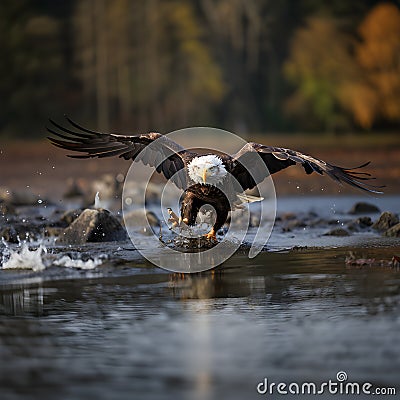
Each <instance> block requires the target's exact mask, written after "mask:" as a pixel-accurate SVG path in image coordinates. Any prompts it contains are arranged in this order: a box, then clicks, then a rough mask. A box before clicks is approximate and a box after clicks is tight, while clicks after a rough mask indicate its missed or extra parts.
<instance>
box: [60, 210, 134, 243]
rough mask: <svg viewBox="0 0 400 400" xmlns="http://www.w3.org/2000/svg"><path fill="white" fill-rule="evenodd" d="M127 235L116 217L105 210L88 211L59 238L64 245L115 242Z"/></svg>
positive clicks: (83, 212) (125, 237)
mask: <svg viewBox="0 0 400 400" xmlns="http://www.w3.org/2000/svg"><path fill="white" fill-rule="evenodd" d="M126 239H127V234H126V231H125V229H124V228H123V227H122V225H121V224H120V222H119V221H118V219H117V218H116V217H114V216H113V215H112V214H111V213H110V212H109V211H108V210H105V209H96V210H92V209H86V210H84V211H82V213H81V214H80V215H79V217H78V218H76V219H75V220H74V221H73V222H72V223H71V225H70V226H69V227H68V228H66V229H64V231H63V232H62V234H61V235H60V236H59V240H60V241H61V242H62V243H68V244H83V243H87V242H113V241H120V240H126Z"/></svg>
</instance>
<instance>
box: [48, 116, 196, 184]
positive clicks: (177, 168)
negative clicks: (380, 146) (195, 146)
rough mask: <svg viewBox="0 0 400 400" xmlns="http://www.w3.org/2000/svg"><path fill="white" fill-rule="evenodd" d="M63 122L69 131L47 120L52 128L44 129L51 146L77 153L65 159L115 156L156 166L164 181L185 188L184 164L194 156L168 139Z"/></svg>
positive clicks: (157, 135)
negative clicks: (100, 130) (119, 133)
mask: <svg viewBox="0 0 400 400" xmlns="http://www.w3.org/2000/svg"><path fill="white" fill-rule="evenodd" d="M66 119H67V121H68V122H69V123H70V125H71V128H69V127H64V126H62V125H59V124H58V123H56V122H54V121H52V120H49V121H50V123H51V124H52V126H51V127H47V130H48V131H49V132H50V133H51V134H52V135H53V136H50V137H48V139H49V140H50V141H51V143H52V144H53V145H55V146H57V147H60V148H62V149H66V150H71V151H74V152H77V153H78V154H71V155H68V157H72V158H94V157H97V158H103V157H114V156H118V157H120V158H123V159H125V160H133V161H141V162H143V164H145V165H149V166H150V167H155V168H156V170H157V172H159V173H162V174H163V175H164V176H165V177H166V178H167V179H172V181H173V182H174V183H175V185H176V186H178V187H179V188H181V189H184V188H185V185H186V181H187V176H186V168H185V167H186V162H187V160H188V159H190V158H192V157H193V156H194V154H193V153H191V152H189V151H187V150H185V148H183V147H182V146H180V145H179V144H177V143H175V142H174V141H172V140H170V139H169V138H168V137H166V136H163V135H161V134H159V133H154V132H153V133H146V134H142V135H132V136H130V135H118V134H113V133H101V132H96V131H93V130H90V129H87V128H84V127H82V126H80V125H78V124H77V123H76V122H74V121H72V120H71V119H69V118H68V117H66ZM79 153H80V154H79ZM175 174H176V175H175Z"/></svg>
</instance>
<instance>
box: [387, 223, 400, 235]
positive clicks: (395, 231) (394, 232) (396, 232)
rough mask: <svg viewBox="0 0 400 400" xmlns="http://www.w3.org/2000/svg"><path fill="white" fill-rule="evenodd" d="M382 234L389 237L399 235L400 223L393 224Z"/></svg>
mask: <svg viewBox="0 0 400 400" xmlns="http://www.w3.org/2000/svg"><path fill="white" fill-rule="evenodd" d="M384 235H385V236H390V237H400V223H398V224H396V225H393V226H392V227H391V228H389V229H388V230H387V231H386V232H385V233H384Z"/></svg>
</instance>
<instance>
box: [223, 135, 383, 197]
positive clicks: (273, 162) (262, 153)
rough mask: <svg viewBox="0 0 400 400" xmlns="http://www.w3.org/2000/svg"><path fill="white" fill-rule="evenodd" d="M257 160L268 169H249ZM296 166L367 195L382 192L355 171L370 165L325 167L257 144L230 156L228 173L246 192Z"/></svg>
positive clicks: (287, 151)
mask: <svg viewBox="0 0 400 400" xmlns="http://www.w3.org/2000/svg"><path fill="white" fill-rule="evenodd" d="M258 157H261V159H262V161H263V162H264V164H265V166H266V167H267V168H266V169H264V170H262V168H253V169H252V168H251V166H252V165H254V164H255V160H256V159H257V158H258ZM258 160H259V158H258ZM295 164H301V165H302V166H303V168H304V170H305V172H306V173H307V174H311V173H313V172H317V173H318V174H320V175H323V174H326V175H328V176H329V177H331V178H332V179H333V180H335V181H337V182H340V183H347V184H348V185H351V186H354V187H356V188H358V189H361V190H364V191H367V192H371V193H382V192H381V191H379V190H377V189H380V188H383V187H384V186H374V185H370V184H368V183H366V181H369V180H372V179H375V178H372V177H371V175H370V174H368V173H366V172H359V171H356V170H358V169H360V168H363V167H366V166H367V165H368V164H369V162H367V163H365V164H363V165H360V166H358V167H355V168H343V167H338V166H336V165H332V164H328V163H327V162H325V161H322V160H319V159H318V158H315V157H311V156H309V155H307V154H302V153H300V152H298V151H294V150H290V149H283V148H280V147H269V146H264V145H262V144H258V143H247V144H246V145H245V146H243V147H242V149H240V150H239V151H238V152H237V153H236V154H235V155H233V156H232V159H231V162H230V171H229V172H230V173H232V174H233V175H234V176H235V178H236V179H237V181H238V182H239V183H240V185H241V186H242V188H243V189H244V190H246V189H251V188H253V187H254V186H256V185H257V184H258V183H260V182H262V181H263V180H264V179H265V178H266V177H267V176H268V173H269V174H274V173H275V172H278V171H280V170H282V169H285V168H287V167H289V166H291V165H295ZM267 170H268V171H267Z"/></svg>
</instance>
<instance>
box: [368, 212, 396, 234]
mask: <svg viewBox="0 0 400 400" xmlns="http://www.w3.org/2000/svg"><path fill="white" fill-rule="evenodd" d="M398 223H399V218H398V217H397V215H396V214H393V213H391V212H389V211H385V212H383V213H382V214H381V216H380V217H379V219H378V220H377V221H376V222H375V223H374V224H373V225H372V228H373V229H376V230H378V231H387V230H388V229H389V228H391V227H392V226H394V225H396V224H398Z"/></svg>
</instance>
